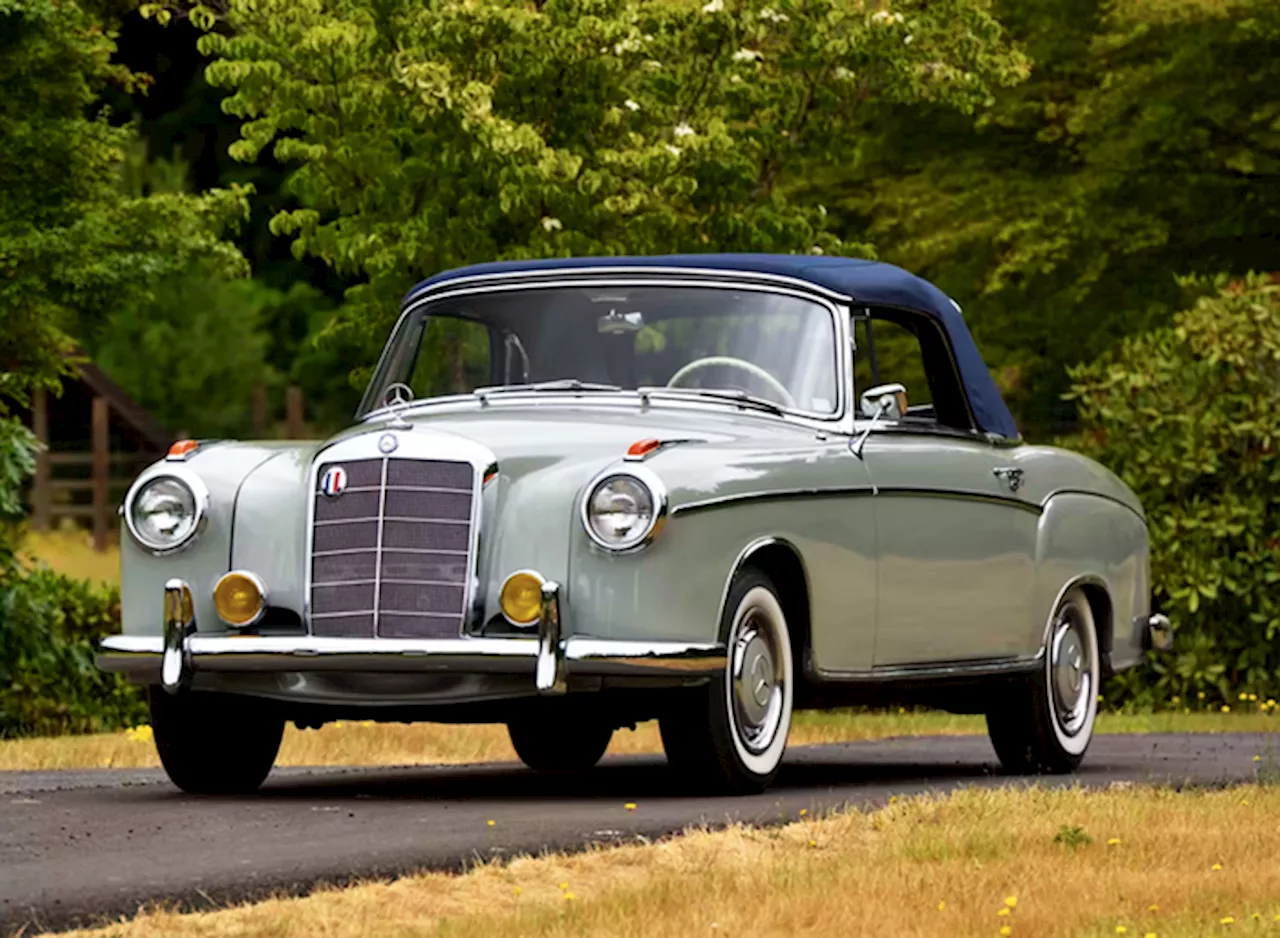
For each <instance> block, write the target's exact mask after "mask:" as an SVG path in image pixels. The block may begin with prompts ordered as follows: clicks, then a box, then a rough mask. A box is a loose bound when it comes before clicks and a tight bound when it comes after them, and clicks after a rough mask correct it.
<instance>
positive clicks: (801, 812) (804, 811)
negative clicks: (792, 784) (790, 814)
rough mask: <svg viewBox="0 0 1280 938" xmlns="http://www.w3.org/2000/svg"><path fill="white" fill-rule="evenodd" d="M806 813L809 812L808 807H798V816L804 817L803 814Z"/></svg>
mask: <svg viewBox="0 0 1280 938" xmlns="http://www.w3.org/2000/svg"><path fill="white" fill-rule="evenodd" d="M808 813H809V809H808V808H801V809H800V816H801V817H804V816H805V815H806V814H808Z"/></svg>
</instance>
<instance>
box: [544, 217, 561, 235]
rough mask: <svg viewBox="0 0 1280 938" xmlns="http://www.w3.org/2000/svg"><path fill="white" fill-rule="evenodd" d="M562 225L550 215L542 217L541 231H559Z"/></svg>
mask: <svg viewBox="0 0 1280 938" xmlns="http://www.w3.org/2000/svg"><path fill="white" fill-rule="evenodd" d="M563 227H564V225H562V224H560V219H558V218H552V217H551V216H550V215H543V216H542V230H543V231H559V230H560V229H561V228H563Z"/></svg>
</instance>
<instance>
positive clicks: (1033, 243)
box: [818, 0, 1280, 435]
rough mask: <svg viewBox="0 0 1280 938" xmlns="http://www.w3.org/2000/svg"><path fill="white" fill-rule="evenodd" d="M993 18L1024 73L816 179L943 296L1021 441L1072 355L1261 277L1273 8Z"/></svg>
mask: <svg viewBox="0 0 1280 938" xmlns="http://www.w3.org/2000/svg"><path fill="white" fill-rule="evenodd" d="M999 15H1000V17H1001V20H1002V21H1004V22H1006V23H1008V25H1009V28H1010V31H1011V33H1012V35H1013V36H1014V37H1015V38H1017V39H1018V40H1019V41H1020V42H1022V43H1023V44H1024V45H1025V47H1026V49H1027V51H1028V54H1029V55H1030V57H1031V58H1032V60H1033V62H1034V65H1033V68H1032V71H1031V78H1030V80H1029V81H1028V82H1026V83H1025V84H1023V85H1021V86H1018V87H1015V88H1011V89H1008V90H1002V91H999V92H997V94H996V101H995V104H994V106H993V107H992V108H991V109H990V110H988V111H986V112H984V114H983V115H982V117H981V119H980V120H979V121H978V122H977V123H976V124H970V125H966V124H963V123H961V122H957V121H955V120H952V119H948V118H947V117H946V115H941V114H939V113H938V112H937V111H936V109H931V108H929V107H927V106H925V107H919V106H913V107H908V108H904V109H898V110H897V111H896V112H895V113H893V114H884V115H882V116H883V118H884V119H883V120H882V121H881V122H880V124H879V126H880V128H881V133H880V134H878V135H876V136H875V137H873V138H870V139H869V140H868V143H867V145H866V146H865V147H864V148H863V149H862V150H861V151H860V160H859V161H858V162H857V163H856V164H854V165H851V166H850V167H849V168H848V170H847V171H846V172H844V173H843V174H842V175H841V177H840V178H839V179H835V180H832V179H829V178H828V179H819V180H818V183H819V184H820V185H825V186H826V187H827V197H828V204H829V205H830V206H832V207H833V209H835V210H836V211H837V213H838V214H840V216H841V219H840V224H847V225H848V226H849V227H850V228H851V229H853V230H858V231H868V232H869V236H870V237H871V238H872V239H873V240H875V242H876V244H877V246H878V247H879V248H880V250H881V253H882V255H883V256H885V257H887V258H888V259H890V260H895V261H898V262H899V263H903V264H905V265H906V266H909V267H911V268H913V269H916V270H919V271H921V272H923V273H924V274H926V275H927V276H930V277H931V279H934V280H935V281H936V282H938V283H939V285H941V286H942V287H943V288H944V289H946V290H947V291H948V292H950V293H951V294H952V295H953V296H955V297H956V298H957V299H958V300H959V301H960V303H961V304H962V305H963V306H964V307H965V311H966V315H967V316H968V317H969V319H970V324H971V326H973V327H974V332H975V334H976V336H977V338H978V340H979V342H980V343H981V345H982V347H983V350H984V352H985V353H986V354H987V356H988V361H989V362H990V363H991V364H992V365H993V366H995V370H996V371H997V373H998V375H999V377H1000V380H1001V383H1002V385H1003V389H1004V390H1005V391H1006V395H1007V396H1008V397H1009V398H1010V402H1011V404H1012V405H1013V406H1014V407H1015V410H1017V411H1018V412H1019V417H1020V422H1021V423H1022V424H1023V425H1024V426H1025V427H1026V428H1028V429H1029V430H1030V431H1031V433H1032V434H1033V435H1035V434H1037V433H1039V434H1045V433H1049V432H1053V431H1056V430H1060V429H1063V428H1065V427H1068V426H1069V425H1070V424H1071V422H1072V420H1073V419H1074V408H1073V406H1072V405H1070V404H1067V403H1063V402H1062V400H1061V395H1062V392H1063V391H1065V390H1066V387H1067V384H1068V379H1067V376H1066V366H1067V365H1068V364H1069V363H1070V362H1072V361H1081V360H1088V359H1090V358H1092V357H1095V356H1097V355H1100V354H1102V353H1103V352H1104V351H1105V350H1107V349H1108V348H1110V347H1112V346H1113V345H1114V343H1115V342H1116V341H1117V340H1118V339H1119V338H1120V337H1122V336H1124V335H1128V334H1134V333H1138V332H1143V331H1145V330H1148V329H1151V328H1155V327H1157V326H1159V325H1161V324H1164V323H1167V322H1168V321H1169V318H1170V317H1171V315H1172V312H1173V310H1175V309H1178V308H1181V306H1182V305H1183V304H1184V302H1185V301H1186V295H1185V293H1184V291H1183V289H1182V288H1181V287H1180V286H1179V284H1178V282H1177V280H1176V275H1177V274H1197V275H1211V274H1214V273H1217V272H1219V271H1225V272H1228V273H1234V274H1243V273H1244V272H1246V271H1248V270H1250V269H1275V268H1276V267H1277V261H1276V254H1275V233H1276V231H1277V226H1278V225H1280V186H1277V185H1276V184H1275V182H1276V180H1277V179H1278V178H1280V131H1278V130H1277V129H1276V128H1277V124H1276V121H1277V118H1280V97H1277V96H1276V94H1275V89H1276V88H1277V87H1280V5H1277V4H1275V3H1274V2H1272V0H1115V2H1104V0H1083V2H1081V0H1004V2H1002V3H1001V5H1000V10H999ZM833 189H834V190H836V191H838V192H840V193H841V194H840V195H838V196H837V195H836V194H834V193H833V192H832V190H833ZM868 226H869V227H868ZM837 230H839V225H837Z"/></svg>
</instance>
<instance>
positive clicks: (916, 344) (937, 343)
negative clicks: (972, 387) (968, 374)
mask: <svg viewBox="0 0 1280 938" xmlns="http://www.w3.org/2000/svg"><path fill="white" fill-rule="evenodd" d="M853 334H854V340H855V342H856V343H857V350H856V352H855V354H854V375H853V381H854V392H855V395H861V394H862V392H863V391H865V390H867V389H868V388H871V387H874V386H876V385H878V384H891V383H897V384H902V385H904V386H905V387H906V389H907V403H908V409H907V417H906V419H905V420H904V421H903V422H904V424H919V425H922V426H944V427H951V428H953V429H957V430H972V429H973V418H972V417H971V416H970V414H969V407H968V399H967V397H966V396H965V393H964V386H963V385H962V384H961V383H960V375H959V372H958V371H957V369H956V366H955V361H954V360H953V359H952V357H951V345H950V343H949V342H948V341H947V337H946V333H945V332H944V331H943V329H942V326H941V325H940V324H939V323H937V322H935V321H934V320H933V319H932V318H931V317H929V316H925V315H923V314H921V313H913V312H910V311H907V310H897V309H871V310H863V311H860V312H859V313H858V314H857V316H856V318H855V321H854V330H853Z"/></svg>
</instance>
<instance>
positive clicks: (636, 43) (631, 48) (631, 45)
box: [613, 36, 640, 55]
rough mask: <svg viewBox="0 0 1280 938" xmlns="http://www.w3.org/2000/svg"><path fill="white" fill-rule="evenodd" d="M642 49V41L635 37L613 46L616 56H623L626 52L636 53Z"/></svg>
mask: <svg viewBox="0 0 1280 938" xmlns="http://www.w3.org/2000/svg"><path fill="white" fill-rule="evenodd" d="M639 48H640V40H638V39H636V38H635V37H634V36H632V37H629V38H627V39H623V40H622V41H621V42H618V43H615V44H614V46H613V54H614V55H622V54H623V53H624V52H635V51H636V50H637V49H639Z"/></svg>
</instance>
